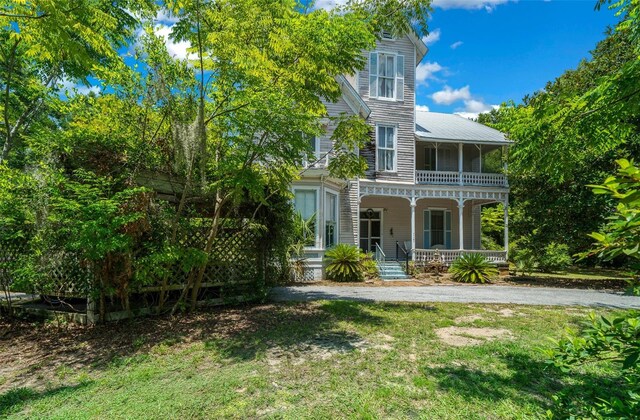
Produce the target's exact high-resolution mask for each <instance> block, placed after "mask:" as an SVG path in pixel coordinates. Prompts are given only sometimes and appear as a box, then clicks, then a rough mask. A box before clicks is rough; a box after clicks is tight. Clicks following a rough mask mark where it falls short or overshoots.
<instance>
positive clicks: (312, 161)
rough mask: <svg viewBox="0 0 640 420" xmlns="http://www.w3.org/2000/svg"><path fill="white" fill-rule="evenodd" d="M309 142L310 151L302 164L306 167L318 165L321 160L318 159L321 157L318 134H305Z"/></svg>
mask: <svg viewBox="0 0 640 420" xmlns="http://www.w3.org/2000/svg"><path fill="white" fill-rule="evenodd" d="M305 138H306V139H307V142H308V143H309V147H308V149H309V152H307V154H306V155H305V157H304V159H303V160H302V166H304V167H305V168H307V167H309V166H311V165H314V166H315V165H316V164H318V163H319V162H317V160H318V159H319V158H320V139H319V138H318V137H316V136H305Z"/></svg>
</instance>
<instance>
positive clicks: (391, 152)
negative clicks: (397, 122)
mask: <svg viewBox="0 0 640 420" xmlns="http://www.w3.org/2000/svg"><path fill="white" fill-rule="evenodd" d="M376 137H377V140H376V145H377V150H378V151H377V159H376V169H377V170H378V171H381V172H395V171H396V143H397V142H396V128H395V127H390V126H383V125H379V126H378V127H377V128H376Z"/></svg>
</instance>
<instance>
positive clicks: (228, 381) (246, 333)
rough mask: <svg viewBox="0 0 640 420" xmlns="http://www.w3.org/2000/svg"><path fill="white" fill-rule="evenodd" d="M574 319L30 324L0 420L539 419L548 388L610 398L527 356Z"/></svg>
mask: <svg viewBox="0 0 640 420" xmlns="http://www.w3.org/2000/svg"><path fill="white" fill-rule="evenodd" d="M587 312H588V311H587V310H585V309H576V308H551V307H527V306H508V305H468V304H433V305H431V304H429V305H427V304H374V303H357V302H340V301H331V302H317V303H301V304H278V305H260V306H249V307H244V308H230V309H220V310H216V311H212V312H206V313H202V314H198V315H193V316H190V317H185V318H179V319H176V320H171V319H168V318H162V319H148V320H136V321H134V322H131V323H125V324H119V325H117V326H112V327H105V326H101V327H96V328H89V329H78V328H71V329H70V330H68V331H67V330H59V329H56V328H53V327H51V326H49V327H41V330H42V331H41V332H40V333H39V332H38V331H39V330H38V329H36V330H35V331H32V332H27V333H25V334H26V336H20V337H17V338H16V339H15V341H14V347H13V350H12V349H11V348H10V347H8V346H11V343H7V342H0V351H1V352H2V353H0V354H5V355H6V354H9V353H5V352H11V351H14V352H21V353H20V354H21V355H24V358H25V360H27V361H26V362H23V365H22V366H20V368H19V369H14V370H13V373H7V372H11V370H8V369H4V370H0V373H3V374H4V375H5V376H4V377H0V389H2V390H3V391H0V417H2V416H6V415H8V416H9V417H10V418H12V417H15V418H23V417H30V418H31V417H36V418H38V417H40V418H42V417H46V418H60V419H62V418H64V419H70V418H149V417H155V418H157V417H173V418H186V417H194V418H205V417H206V418H216V417H231V418H246V417H267V418H292V419H294V418H296V419H297V418H338V417H341V418H342V417H350V418H381V417H386V418H409V417H411V418H414V417H422V418H464V419H468V418H532V417H541V416H544V415H545V412H546V411H547V410H548V409H550V408H551V407H552V405H551V401H552V400H551V395H552V394H553V393H555V392H557V391H559V390H561V389H564V390H565V391H566V392H567V393H568V395H575V396H579V395H581V396H586V397H588V395H589V394H590V393H592V392H593V391H598V390H599V389H600V390H602V389H615V384H613V383H611V379H610V378H609V374H610V373H611V372H609V371H608V368H607V367H596V366H587V367H584V368H581V370H580V371H579V372H578V373H571V374H562V373H559V372H555V371H553V370H549V369H545V363H544V358H543V356H542V355H541V353H540V352H539V350H538V348H540V347H545V346H547V345H548V341H547V340H548V337H550V336H554V337H558V336H559V334H560V333H561V332H562V330H563V329H564V328H565V327H566V326H568V325H576V324H577V323H578V322H579V321H580V320H583V319H584V318H585V316H586V314H587ZM109 328H110V329H109ZM29 334H31V335H29ZM447 334H448V336H447ZM38 336H43V337H45V338H42V339H41V340H36V339H35V337H38ZM483 336H487V337H488V336H494V337H493V338H491V337H489V338H483ZM445 339H446V340H452V341H448V342H446V341H443V340H445ZM29 340H31V341H29ZM29 345H31V346H32V347H29ZM15 346H24V350H21V349H19V348H17V347H15ZM58 347H60V348H58ZM38 351H42V354H45V355H47V356H45V357H44V359H45V360H44V361H43V362H42V363H40V362H38V361H37V360H36V359H33V360H31V361H28V360H30V359H29V355H30V354H32V353H33V354H34V355H37V354H38ZM30 352H31V353H30ZM5 360H6V359H5ZM9 360H11V359H9ZM16 363H17V362H15V361H14V364H16ZM25 363H26V364H30V365H29V366H25V365H24V364H25ZM9 365H11V362H9ZM16 372H17V373H16ZM12 375H13V376H12ZM16 384H18V385H20V387H16Z"/></svg>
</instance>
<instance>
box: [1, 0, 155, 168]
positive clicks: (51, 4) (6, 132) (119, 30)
mask: <svg viewBox="0 0 640 420" xmlns="http://www.w3.org/2000/svg"><path fill="white" fill-rule="evenodd" d="M155 8H156V6H155V3H154V2H153V0H114V1H108V2H105V1H95V0H43V1H38V2H26V1H17V2H16V1H12V0H2V1H1V2H0V92H1V93H0V114H2V118H1V119H0V120H1V122H0V127H1V128H0V130H1V131H0V133H1V134H2V136H1V139H0V163H3V162H5V161H7V159H8V158H9V153H10V152H11V150H12V149H13V147H14V146H15V145H16V142H17V141H18V139H19V138H20V136H21V135H23V134H24V133H25V131H26V130H27V129H28V128H29V127H30V126H32V125H33V124H34V122H35V121H36V120H38V119H43V118H46V117H45V116H46V115H47V112H46V110H45V108H46V107H47V101H48V99H49V98H51V97H52V94H53V91H55V90H56V88H57V87H58V85H59V84H60V83H61V82H62V81H65V80H68V81H72V82H80V83H87V77H89V76H96V77H109V75H110V73H111V74H113V72H121V71H123V69H124V64H123V62H122V59H121V57H120V54H119V52H118V50H119V49H120V48H122V47H124V46H126V45H127V43H128V41H129V40H131V39H132V37H133V36H134V35H135V33H136V27H137V26H138V18H137V17H135V16H134V15H133V14H131V12H130V11H131V10H135V11H136V13H137V14H138V17H150V16H151V15H152V13H153V12H154V10H155Z"/></svg>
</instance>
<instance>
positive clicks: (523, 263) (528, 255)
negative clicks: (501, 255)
mask: <svg viewBox="0 0 640 420" xmlns="http://www.w3.org/2000/svg"><path fill="white" fill-rule="evenodd" d="M513 260H514V263H515V265H516V274H518V272H520V273H521V274H522V275H523V276H530V275H531V273H532V272H533V270H535V269H536V268H538V261H536V258H535V256H534V254H533V252H532V251H531V250H529V249H521V250H518V251H517V252H516V253H515V256H514V258H513Z"/></svg>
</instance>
